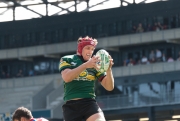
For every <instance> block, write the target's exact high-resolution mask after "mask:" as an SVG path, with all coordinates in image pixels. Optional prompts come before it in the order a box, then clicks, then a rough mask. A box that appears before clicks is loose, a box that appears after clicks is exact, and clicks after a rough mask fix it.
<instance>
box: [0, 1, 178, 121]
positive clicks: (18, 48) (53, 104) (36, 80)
mask: <svg viewBox="0 0 180 121" xmlns="http://www.w3.org/2000/svg"><path fill="white" fill-rule="evenodd" d="M179 5H180V1H179V0H170V1H159V2H154V3H150V4H132V5H128V6H122V7H119V8H113V9H107V10H101V11H94V12H80V13H76V12H75V13H69V14H67V15H61V16H51V17H42V18H36V19H30V20H22V21H12V22H3V23H0V28H3V29H1V30H0V38H1V39H0V40H1V41H0V70H1V71H2V74H1V78H0V113H1V114H0V118H1V120H3V121H5V119H6V118H7V120H6V121H8V120H9V119H10V118H9V116H10V114H11V112H12V111H13V110H14V109H15V108H16V107H18V106H22V105H24V106H25V107H28V108H30V109H31V110H32V111H34V115H37V116H39V115H41V116H44V117H47V118H48V119H51V120H53V119H54V120H55V119H57V120H58V121H60V120H63V116H62V110H61V106H62V104H63V84H62V79H61V76H60V74H59V73H58V64H59V59H60V57H62V56H63V55H67V54H72V53H73V52H75V51H76V40H77V38H78V37H79V36H85V35H89V36H92V37H95V38H97V39H98V42H99V43H98V46H97V49H101V48H104V49H106V50H107V51H108V52H109V53H110V54H111V55H112V57H113V59H114V62H115V65H114V67H113V74H114V77H115V89H114V91H112V92H107V91H105V90H104V89H103V88H101V87H100V85H99V84H97V89H96V94H97V102H98V104H99V105H100V107H101V108H102V109H103V111H104V114H105V117H106V119H107V120H122V121H139V120H140V118H146V117H147V118H148V120H149V121H164V120H173V119H174V118H173V116H174V115H179V111H180V110H179V107H180V103H179V102H180V93H179V89H180V74H179V73H180V61H179V60H178V58H179V57H180V55H179V56H178V54H179V52H180V45H179V44H180V28H179V27H180V13H179V10H180V6H179ZM67 22H68V24H67ZM149 24H150V25H152V26H150V27H149ZM148 27H149V28H148ZM12 28H13V29H12ZM152 50H153V51H154V54H155V55H154V60H151V59H150V56H149V55H150V52H151V51H152ZM158 50H159V51H160V53H161V54H160V55H161V56H160V58H158V57H156V54H157V52H158ZM163 54H164V55H165V56H164V58H163V56H162V55H163ZM21 69H22V73H23V76H17V73H18V72H19V70H21ZM30 70H31V71H30ZM4 74H5V75H4ZM38 111H39V112H38ZM43 111H44V112H43ZM7 112H8V113H7ZM2 117H3V118H2ZM175 119H176V120H178V118H175ZM1 120H0V121H1Z"/></svg>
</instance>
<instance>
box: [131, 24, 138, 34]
mask: <svg viewBox="0 0 180 121" xmlns="http://www.w3.org/2000/svg"><path fill="white" fill-rule="evenodd" d="M136 30H137V28H136V26H135V25H134V26H133V27H132V30H131V33H136Z"/></svg>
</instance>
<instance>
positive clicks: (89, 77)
mask: <svg viewBox="0 0 180 121" xmlns="http://www.w3.org/2000/svg"><path fill="white" fill-rule="evenodd" d="M86 78H87V79H88V80H95V76H93V75H87V76H86Z"/></svg>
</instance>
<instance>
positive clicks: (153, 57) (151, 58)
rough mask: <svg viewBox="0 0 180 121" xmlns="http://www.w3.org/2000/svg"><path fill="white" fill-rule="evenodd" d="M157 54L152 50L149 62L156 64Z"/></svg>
mask: <svg viewBox="0 0 180 121" xmlns="http://www.w3.org/2000/svg"><path fill="white" fill-rule="evenodd" d="M155 56H156V55H155V53H154V50H151V52H150V54H149V61H150V62H154V61H155Z"/></svg>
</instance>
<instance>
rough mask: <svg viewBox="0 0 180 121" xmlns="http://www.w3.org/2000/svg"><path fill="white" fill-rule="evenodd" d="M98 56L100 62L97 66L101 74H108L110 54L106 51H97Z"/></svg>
mask: <svg viewBox="0 0 180 121" xmlns="http://www.w3.org/2000/svg"><path fill="white" fill-rule="evenodd" d="M96 56H99V59H100V62H98V63H97V66H98V68H99V70H97V71H99V72H102V73H103V72H106V71H107V69H108V68H109V64H110V61H109V54H108V52H107V51H106V50H104V49H101V50H99V51H97V53H96Z"/></svg>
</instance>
